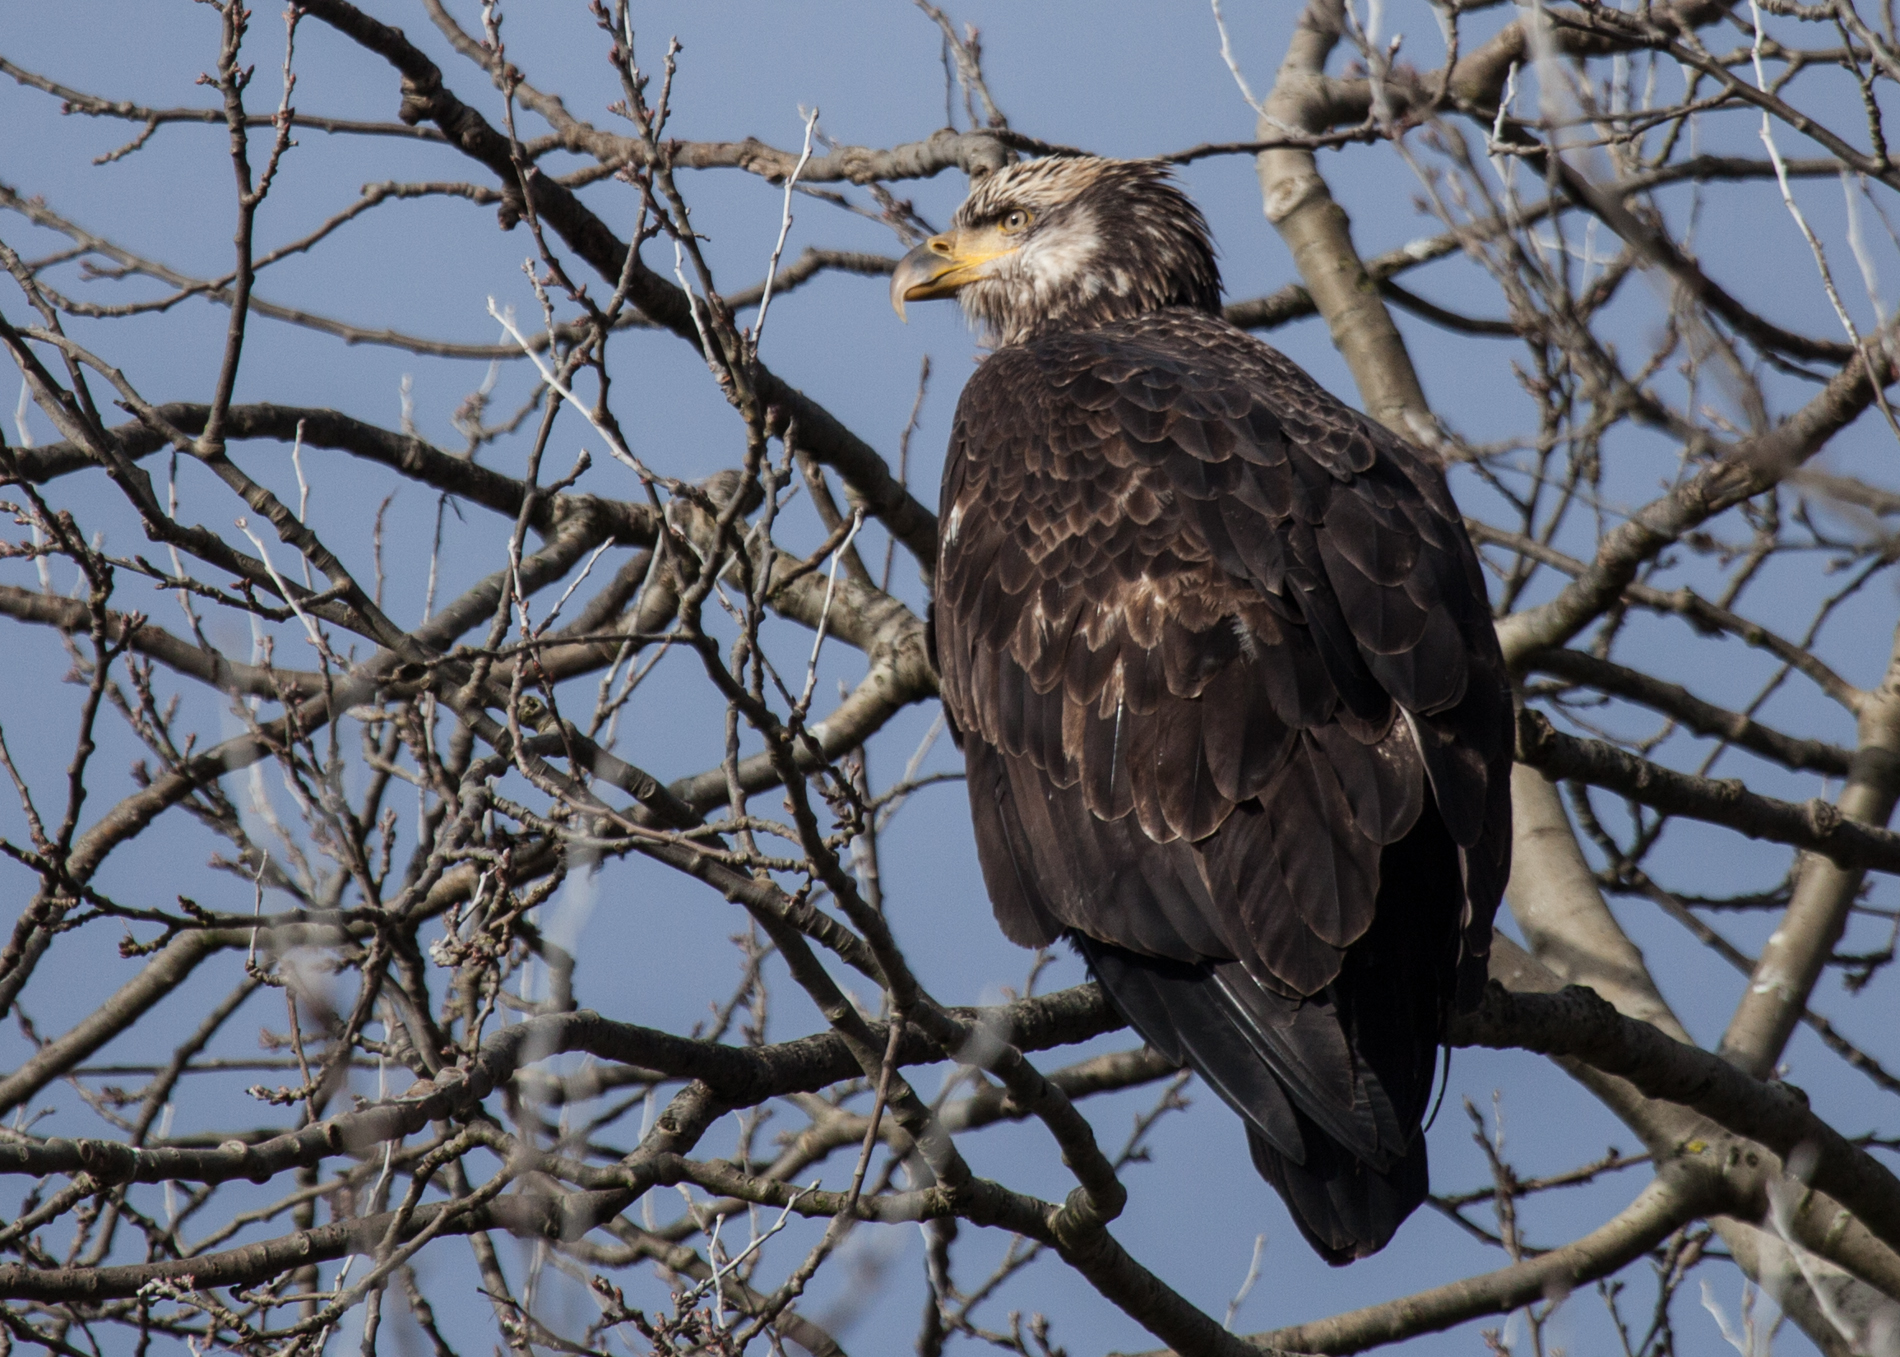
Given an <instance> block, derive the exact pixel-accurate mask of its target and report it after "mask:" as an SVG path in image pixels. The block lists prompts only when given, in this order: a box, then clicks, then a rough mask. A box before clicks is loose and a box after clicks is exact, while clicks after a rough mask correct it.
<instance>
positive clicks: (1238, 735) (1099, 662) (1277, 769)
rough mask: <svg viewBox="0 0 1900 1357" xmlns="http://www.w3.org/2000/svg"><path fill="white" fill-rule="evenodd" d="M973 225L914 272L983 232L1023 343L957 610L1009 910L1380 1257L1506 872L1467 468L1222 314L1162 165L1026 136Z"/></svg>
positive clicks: (964, 480) (970, 403) (973, 464)
mask: <svg viewBox="0 0 1900 1357" xmlns="http://www.w3.org/2000/svg"><path fill="white" fill-rule="evenodd" d="M1017 175H1020V176H1022V177H1023V178H1024V179H1025V181H1026V185H1025V191H1024V192H1023V193H1020V194H1019V193H1016V192H1014V191H1013V189H1012V176H1017ZM1025 203H1027V204H1032V206H1030V207H1028V208H1024V207H1023V206H1022V204H1025ZM1012 212H1014V213H1017V214H1018V216H1027V217H1028V218H1029V219H1028V220H1027V221H1023V222H1020V223H1019V224H1018V225H1016V227H1015V229H1013V230H1009V231H1002V230H1000V229H992V230H991V232H990V234H989V235H984V234H982V233H983V232H984V231H985V229H986V223H995V222H1001V221H1003V220H1005V216H1004V215H1003V214H1009V213H1012ZM1009 220H1012V221H1013V220H1015V219H1014V218H1010V219H1009ZM1039 231H1060V232H1063V233H1066V234H1067V237H1068V238H1067V239H1066V240H1065V239H1063V238H1060V236H1057V237H1054V238H1052V237H1049V236H1044V237H1041V238H1040V242H1038V235H1037V233H1038V232H1039ZM1170 233H1172V234H1170ZM943 239H948V240H949V241H950V242H951V244H950V246H949V248H947V249H946V248H942V247H941V246H940V247H938V248H935V249H934V251H933V250H932V247H930V246H926V247H922V248H920V251H919V252H917V253H916V254H914V255H913V257H912V259H911V260H907V261H906V265H907V267H908V268H909V273H908V275H907V274H906V273H905V272H904V271H902V270H900V274H899V277H898V279H897V280H896V282H895V283H894V284H893V290H894V293H895V294H896V295H898V296H900V298H901V297H902V296H904V295H906V293H907V294H908V295H909V296H912V297H918V296H928V295H941V291H942V290H943V289H941V288H939V289H938V290H937V291H933V290H932V288H933V286H934V285H933V284H932V282H931V281H930V278H931V277H935V276H938V275H943V274H950V273H953V271H955V270H959V269H960V270H961V271H962V272H965V273H969V272H971V271H972V266H970V265H968V264H965V263H961V262H958V261H962V260H967V259H970V258H974V257H977V256H979V255H980V256H981V259H980V261H979V266H980V267H981V268H982V269H984V270H987V272H985V273H983V274H982V275H981V276H978V277H976V278H973V279H964V280H962V281H961V283H960V284H959V287H958V289H957V290H959V291H960V292H961V293H962V295H963V296H964V298H965V300H966V304H968V303H971V302H972V300H974V304H973V305H970V308H969V309H971V310H972V312H973V313H974V314H975V315H976V317H977V318H978V320H979V321H980V322H981V323H982V324H983V325H984V326H985V328H986V329H987V330H988V331H989V332H990V333H991V334H992V335H994V336H996V337H997V338H998V339H1000V340H1003V341H1005V342H1004V343H1003V344H1002V347H1000V348H998V350H997V351H996V352H995V353H993V354H992V355H991V356H990V357H989V358H987V359H986V360H985V361H984V362H983V363H982V364H981V366H980V367H979V368H978V370H977V372H976V374H975V376H974V377H973V378H972V379H971V380H970V382H969V384H968V385H967V386H966V387H965V389H964V392H963V395H962V399H961V400H960V402H959V404H958V407H957V416H956V426H955V430H954V433H953V434H952V438H951V445H950V452H949V458H948V462H947V465H946V467H945V472H944V483H943V498H942V519H941V535H942V548H941V552H940V557H939V561H938V569H937V580H936V588H937V594H936V600H935V604H934V610H933V611H934V617H933V637H934V645H935V653H936V656H937V661H938V664H939V667H940V669H941V672H942V678H943V696H944V704H945V707H946V708H947V710H948V712H949V714H950V717H951V719H952V721H953V722H954V725H955V729H956V731H957V732H958V734H959V737H960V739H961V742H962V746H963V750H964V755H965V758H966V760H967V764H968V770H969V789H970V802H971V807H972V811H973V813H974V816H975V824H976V837H977V846H978V853H979V857H980V858H981V861H982V866H983V872H984V878H985V881H986V883H987V885H988V887H989V892H990V896H991V899H992V901H993V903H994V905H995V909H996V914H997V918H998V920H999V921H1000V922H1001V924H1002V927H1003V929H1004V931H1005V932H1006V933H1007V934H1008V935H1009V937H1010V938H1012V939H1013V940H1015V941H1016V942H1019V943H1022V944H1023V945H1025V946H1042V945H1046V944H1048V943H1051V942H1054V941H1055V940H1057V939H1058V938H1061V937H1063V936H1065V935H1066V936H1068V937H1070V938H1072V939H1073V940H1074V941H1075V942H1076V944H1077V945H1078V946H1079V948H1080V949H1081V951H1082V952H1083V954H1084V956H1085V957H1087V959H1088V961H1089V964H1090V966H1091V968H1092V970H1093V971H1094V973H1095V975H1096V977H1097V978H1098V979H1099V980H1100V981H1101V982H1102V983H1103V984H1104V985H1105V986H1106V987H1107V989H1108V991H1109V994H1110V996H1111V998H1112V999H1113V1000H1114V1001H1115V1003H1116V1004H1117V1005H1118V1006H1119V1007H1120V1008H1121V1010H1122V1011H1123V1012H1124V1014H1125V1015H1126V1016H1127V1017H1128V1018H1129V1020H1130V1021H1131V1022H1132V1023H1133V1024H1134V1026H1135V1027H1136V1028H1137V1029H1138V1030H1139V1031H1140V1032H1141V1033H1142V1035H1143V1036H1144V1037H1145V1038H1146V1039H1147V1040H1148V1041H1149V1043H1150V1044H1152V1045H1153V1046H1155V1047H1156V1048H1157V1049H1158V1050H1160V1051H1162V1052H1164V1053H1165V1054H1167V1055H1168V1056H1170V1057H1171V1058H1173V1059H1176V1060H1180V1061H1182V1062H1184V1063H1187V1064H1191V1065H1192V1066H1193V1067H1194V1068H1195V1069H1196V1070H1197V1071H1198V1072H1199V1073H1200V1074H1201V1075H1202V1076H1203V1077H1204V1078H1206V1079H1207V1081H1208V1082H1209V1083H1210V1084H1211V1085H1212V1086H1213V1087H1214V1088H1215V1089H1216V1091H1217V1092H1219V1093H1220V1095H1221V1096H1222V1097H1223V1098H1224V1099H1225V1100H1226V1101H1227V1102H1228V1103H1229V1104H1231V1105H1232V1106H1233V1107H1234V1108H1235V1109H1236V1110H1237V1111H1239V1112H1240V1113H1241V1115H1242V1116H1243V1117H1244V1118H1245V1119H1246V1120H1247V1122H1248V1131H1249V1140H1250V1144H1251V1146H1252V1149H1253V1155H1254V1161H1255V1163H1256V1165H1257V1166H1258V1167H1259V1170H1260V1172H1261V1173H1262V1175H1263V1176H1265V1177H1266V1178H1267V1179H1268V1180H1269V1181H1270V1182H1272V1183H1273V1184H1274V1185H1275V1186H1276V1187H1277V1188H1278V1189H1279V1190H1280V1192H1281V1194H1282V1195H1283V1196H1284V1197H1285V1198H1286V1199H1287V1202H1288V1204H1289V1206H1290V1207H1291V1209H1292V1211H1293V1215H1294V1218H1295V1220H1296V1221H1297V1222H1298V1224H1299V1226H1300V1229H1301V1230H1302V1232H1303V1233H1305V1234H1306V1236H1307V1238H1308V1239H1309V1240H1310V1241H1311V1242H1312V1243H1313V1245H1314V1246H1315V1248H1317V1249H1318V1250H1319V1251H1320V1252H1321V1253H1322V1254H1323V1255H1324V1256H1326V1257H1327V1258H1328V1259H1329V1260H1331V1261H1334V1262H1343V1261H1347V1260H1349V1259H1351V1258H1353V1257H1358V1256H1363V1255H1364V1254H1366V1253H1370V1252H1372V1251H1374V1250H1376V1249H1378V1248H1380V1247H1382V1246H1383V1245H1384V1244H1385V1242H1386V1241H1387V1239H1389V1238H1390V1237H1391V1234H1392V1232H1393V1231H1394V1230H1395V1229H1396V1228H1397V1226H1398V1224H1399V1222H1400V1221H1402V1220H1403V1219H1404V1217H1405V1215H1406V1214H1407V1213H1409V1212H1410V1211H1411V1210H1412V1209H1413V1207H1415V1206H1416V1205H1417V1204H1418V1202H1419V1201H1420V1200H1422V1198H1423V1196H1424V1193H1425V1190H1426V1168H1425V1151H1424V1143H1423V1137H1422V1135H1421V1134H1420V1130H1419V1127H1420V1122H1421V1120H1422V1118H1423V1116H1424V1113H1425V1111H1426V1104H1427V1102H1428V1100H1429V1097H1430V1092H1431V1086H1432V1082H1433V1074H1434V1070H1435V1065H1436V1060H1437V1055H1438V1051H1439V1047H1440V1043H1441V1040H1442V1037H1443V1032H1444V1023H1445V1020H1446V1017H1447V1015H1448V1014H1449V1013H1450V1011H1451V1010H1452V1008H1453V1007H1454V1006H1455V1005H1459V1004H1469V1003H1471V1002H1473V1001H1475V999H1476V997H1477V995H1478V993H1479V991H1480V989H1481V987H1482V984H1483V980H1484V967H1485V957H1486V955H1487V952H1488V949H1489V942H1490V931H1491V919H1492V915H1493V913H1494V912H1495V910H1496V907H1497V903H1498V898H1499V895H1500V893H1501V891H1502V889H1503V884H1504V879H1505V876H1506V874H1507V870H1508V854H1509V844H1510V800H1509V771H1510V751H1511V719H1510V717H1511V706H1510V695H1509V688H1508V683H1507V680H1506V676H1505V671H1504V667H1503V663H1502V659H1501V657H1500V655H1499V653H1498V648H1497V642H1496V639H1495V637H1494V635H1493V632H1492V628H1491V619H1490V613H1489V609H1488V607H1487V606H1486V603H1485V591H1484V582H1483V579H1482V577H1481V576H1480V574H1479V569H1478V563H1477V559H1476V556H1475V554H1474V553H1473V551H1472V549H1471V546H1470V543H1469V541H1468V540H1467V539H1466V536H1465V533H1464V529H1463V526H1462V524H1461V521H1460V518H1459V515H1458V512H1457V509H1456V507H1455V506H1454V505H1453V503H1452V501H1451V499H1450V496H1449V495H1448V494H1447V492H1446V489H1445V484H1444V478H1443V475H1442V473H1441V472H1440V470H1439V468H1438V466H1437V465H1436V463H1435V462H1434V461H1433V460H1432V459H1431V458H1430V457H1428V456H1427V455H1426V454H1424V453H1421V452H1419V451H1418V450H1417V449H1415V448H1413V447H1411V446H1410V445H1408V444H1407V443H1405V442H1403V441H1402V440H1400V439H1399V438H1397V437H1396V436H1394V435H1393V434H1391V433H1390V432H1388V431H1387V430H1385V429H1384V428H1382V427H1380V426H1379V425H1377V424H1374V423H1372V422H1370V421H1368V420H1366V419H1365V418H1363V417H1362V416H1360V415H1358V414H1356V413H1355V412H1353V411H1352V410H1350V409H1348V408H1347V407H1345V406H1344V405H1342V404H1341V403H1340V402H1339V401H1337V400H1335V399H1334V398H1333V397H1332V396H1331V395H1329V394H1328V393H1327V392H1326V391H1324V390H1323V389H1322V388H1320V387H1319V386H1318V385H1317V384H1316V383H1315V382H1313V381H1312V380H1311V379H1310V378H1309V377H1307V376H1306V374H1305V373H1303V372H1302V371H1301V370H1300V369H1299V368H1297V367H1296V366H1295V365H1294V364H1293V363H1291V362H1290V361H1288V360H1287V359H1286V358H1285V357H1284V356H1283V355H1281V354H1279V353H1278V352H1276V351H1275V350H1273V349H1271V348H1269V347H1267V346H1266V345H1264V344H1262V343H1260V342H1259V341H1257V340H1255V339H1253V338H1252V337H1250V336H1248V335H1246V334H1245V333H1243V332H1241V331H1239V330H1236V329H1235V328H1233V327H1232V326H1230V325H1228V324H1227V323H1226V322H1225V321H1223V320H1222V319H1221V318H1220V317H1219V314H1218V309H1217V308H1218V295H1219V293H1218V275H1217V274H1215V273H1213V272H1212V270H1213V256H1212V251H1211V248H1210V247H1208V245H1207V243H1206V237H1205V228H1204V226H1203V225H1202V223H1201V220H1200V217H1199V214H1198V213H1196V212H1195V211H1194V210H1193V208H1192V207H1191V205H1189V204H1188V203H1187V200H1186V199H1185V198H1184V197H1182V196H1181V195H1180V193H1179V191H1178V190H1177V189H1175V188H1174V186H1173V184H1172V183H1171V181H1170V180H1169V179H1168V178H1167V176H1166V174H1165V172H1164V171H1161V170H1160V169H1158V168H1157V167H1154V166H1150V165H1144V164H1140V163H1134V164H1130V163H1126V162H1105V161H1086V160H1085V161H1067V162H1036V163H1035V164H1033V165H1031V166H1021V167H1015V168H1013V169H1011V170H1005V171H1002V172H1000V173H999V174H997V175H995V176H992V177H991V178H990V179H988V180H986V181H984V182H983V183H982V184H980V185H979V186H978V188H977V189H976V190H975V191H974V192H973V194H972V197H971V200H970V202H969V203H966V205H965V207H964V208H963V209H961V210H960V211H959V214H958V218H957V224H956V231H955V232H953V233H952V234H951V235H949V236H947V237H945V238H940V240H943ZM970 240H976V241H979V242H982V243H981V245H980V248H979V247H975V246H971V245H969V244H968V241H970ZM1012 240H1016V241H1018V242H1019V243H1018V245H1017V248H1016V250H1015V251H1014V253H1013V257H1012V255H1011V253H1010V252H1008V251H1006V250H1005V249H1004V248H1003V247H1005V246H1007V245H1008V244H1009V243H1010V242H1011V241H1012ZM1038 248H1039V249H1040V251H1041V258H1042V259H1043V260H1045V261H1047V260H1050V259H1057V260H1061V261H1063V263H1064V267H1065V268H1066V269H1067V270H1068V272H1067V273H1066V274H1058V273H1055V272H1053V271H1050V270H1047V269H1045V270H1044V272H1043V273H1041V274H1038V273H1037V271H1036V270H1037V267H1038V265H1037V263H1036V260H1037V249H1038ZM998 261H1001V262H998ZM1170 267H1172V268H1174V269H1175V270H1176V272H1177V274H1178V275H1179V276H1170V275H1169V274H1168V272H1167V270H1168V269H1169V268H1170ZM930 270H935V271H936V272H935V274H930V273H929V271H930ZM919 277H922V278H924V281H922V282H919V281H917V279H918V278H919ZM1012 278H1013V279H1014V282H1012V281H1011V279H1012ZM1134 278H1140V279H1142V281H1141V282H1140V283H1138V284H1129V283H1128V282H1127V280H1130V279H1134ZM1030 279H1033V282H1031V281H1026V280H1030ZM1118 280H1121V281H1120V282H1118ZM899 288H902V289H905V292H899V291H898V289H899ZM1012 298H1013V299H1014V300H1012ZM1183 303H1185V304H1183Z"/></svg>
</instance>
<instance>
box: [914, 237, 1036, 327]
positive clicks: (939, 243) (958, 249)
mask: <svg viewBox="0 0 1900 1357" xmlns="http://www.w3.org/2000/svg"><path fill="white" fill-rule="evenodd" d="M1017 246H1018V243H1017V242H1015V241H1006V239H1005V237H1004V236H1003V233H1002V232H1000V231H997V230H995V229H994V228H991V229H988V230H982V231H945V232H944V233H943V234H942V235H939V236H932V237H931V238H930V239H929V240H926V241H925V242H924V243H923V244H921V245H919V246H918V247H917V248H916V249H914V250H912V251H911V252H910V253H909V254H907V255H905V256H904V257H903V258H902V259H900V260H898V261H897V270H896V272H894V273H892V274H891V309H892V310H893V311H895V312H897V318H898V319H899V320H904V319H907V317H906V316H905V315H904V303H905V302H922V301H931V300H933V299H935V298H937V297H953V296H955V295H956V293H957V290H958V289H959V288H961V287H962V286H963V285H964V284H965V283H969V282H973V281H975V280H976V279H978V278H980V277H982V276H983V271H984V266H985V265H987V264H988V263H989V262H990V261H991V260H993V259H1000V258H1001V257H1002V256H1004V255H1006V254H1013V253H1014V252H1015V251H1016V249H1017Z"/></svg>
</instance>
